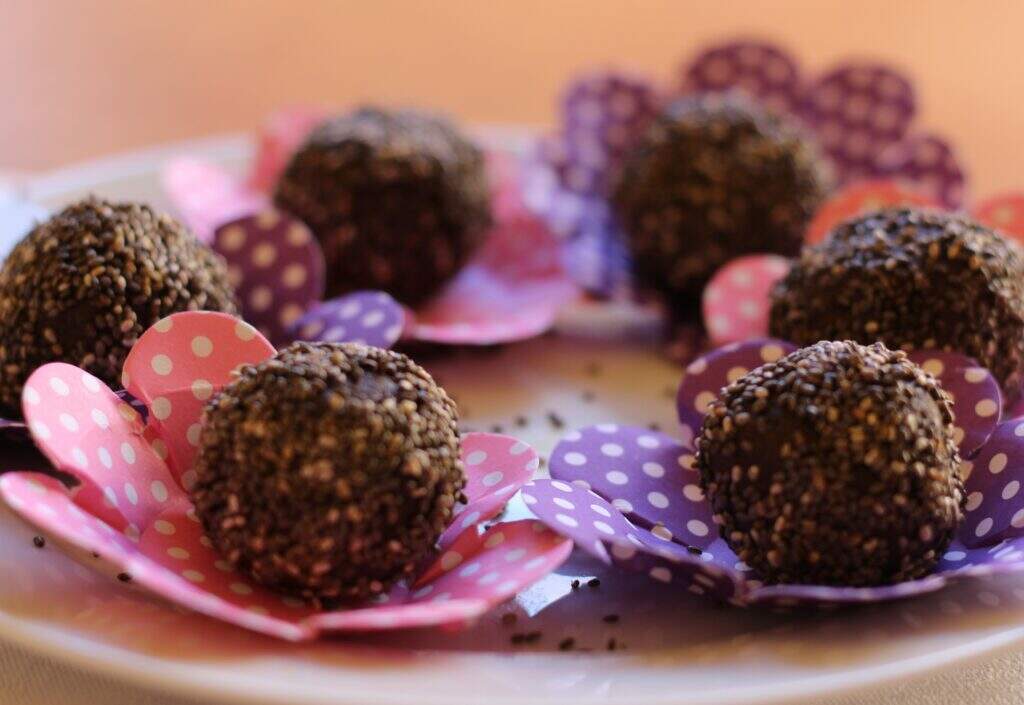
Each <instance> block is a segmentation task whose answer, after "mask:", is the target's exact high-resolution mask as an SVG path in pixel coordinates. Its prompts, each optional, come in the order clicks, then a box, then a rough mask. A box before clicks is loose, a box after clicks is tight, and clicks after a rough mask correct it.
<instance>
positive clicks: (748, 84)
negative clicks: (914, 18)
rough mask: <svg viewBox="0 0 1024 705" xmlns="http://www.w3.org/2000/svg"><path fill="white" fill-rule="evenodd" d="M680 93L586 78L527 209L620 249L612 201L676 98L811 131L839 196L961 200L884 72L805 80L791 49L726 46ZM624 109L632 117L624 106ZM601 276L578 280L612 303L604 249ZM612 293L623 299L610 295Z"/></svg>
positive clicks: (905, 90) (536, 173) (896, 77)
mask: <svg viewBox="0 0 1024 705" xmlns="http://www.w3.org/2000/svg"><path fill="white" fill-rule="evenodd" d="M678 75H679V76H680V80H679V81H678V86H675V87H673V88H672V89H671V90H661V89H660V88H659V87H658V86H657V85H656V84H655V83H654V82H653V81H650V80H645V79H644V78H643V77H640V76H636V75H627V74H623V73H621V72H618V71H606V72H604V73H599V72H595V73H589V74H587V75H585V76H582V77H580V78H579V79H577V80H575V81H574V82H572V83H571V84H570V85H569V87H568V88H567V89H566V91H565V94H564V97H563V103H562V106H563V110H562V120H561V124H560V125H559V127H558V129H557V131H556V132H555V133H554V134H553V135H550V136H548V137H545V138H542V139H541V140H540V141H539V142H538V148H537V149H536V151H535V154H534V155H533V157H532V161H533V162H534V166H533V168H531V169H530V170H529V172H528V174H529V179H528V185H527V193H528V197H527V201H528V203H529V205H530V207H531V208H533V209H534V210H535V211H536V212H537V213H538V214H539V215H540V216H541V217H542V218H544V219H545V220H546V221H547V222H548V223H549V225H550V226H551V227H552V229H553V230H555V231H556V232H557V233H559V234H561V235H563V236H564V237H566V238H567V239H569V240H573V239H576V238H578V237H589V238H591V240H593V241H595V242H604V241H609V240H613V239H618V240H619V241H620V242H621V235H620V234H619V233H618V232H617V230H616V229H615V228H614V227H604V228H595V226H594V223H600V222H602V221H603V220H604V219H605V218H606V213H607V210H608V196H609V195H610V189H611V187H612V185H613V184H614V183H615V180H616V177H617V174H618V171H619V169H620V166H621V161H622V158H623V155H625V154H626V153H627V152H628V149H629V147H630V146H631V144H633V143H635V140H636V139H637V138H638V136H639V135H641V134H642V133H643V128H644V127H645V126H647V125H649V124H650V122H651V121H652V120H653V119H654V118H653V116H655V115H656V114H657V112H658V110H659V109H660V107H661V106H663V105H664V104H665V102H666V101H667V100H669V99H671V98H672V97H673V94H674V95H680V94H688V93H695V92H704V93H720V92H728V91H735V92H741V93H744V94H746V95H747V96H748V97H749V98H751V99H752V100H753V101H754V102H756V103H758V104H760V105H762V106H763V107H764V108H766V109H767V110H769V111H771V112H775V113H777V114H781V115H785V116H788V117H790V118H791V119H793V120H794V121H795V122H797V123H799V124H801V125H802V126H804V127H805V128H806V129H807V131H808V133H809V134H810V136H811V137H813V138H814V139H815V140H816V141H817V142H818V144H819V146H820V149H821V151H822V153H823V155H824V156H825V157H826V158H827V160H828V161H829V162H830V165H831V167H832V171H833V173H834V175H835V176H836V177H837V182H838V185H843V184H847V183H851V182H854V181H858V180H864V179H889V180H896V181H898V182H900V183H907V184H910V185H911V186H913V187H914V188H915V189H917V190H920V191H921V192H922V193H925V194H928V195H930V196H932V197H934V198H935V199H936V200H937V201H938V202H939V203H941V204H943V205H945V206H946V207H949V208H956V207H959V206H960V204H961V202H962V201H963V196H964V189H965V185H966V176H965V172H964V170H963V168H962V167H961V166H960V165H959V162H958V160H957V158H956V155H955V153H954V150H953V148H952V146H951V145H950V143H949V142H948V141H946V140H945V139H944V138H942V137H940V136H937V135H933V134H925V133H918V132H915V130H914V119H915V117H916V114H917V99H916V97H915V94H914V88H913V85H912V83H911V81H910V80H909V79H908V78H907V77H906V76H904V75H903V74H902V73H901V72H899V71H898V70H896V69H894V68H892V67H889V66H886V65H883V64H878V63H870V62H861V63H844V64H840V65H837V66H835V67H833V68H831V69H829V70H827V71H825V72H823V73H821V74H818V75H806V74H805V73H803V72H802V71H801V69H800V67H799V64H798V62H797V61H796V60H795V59H794V58H793V57H792V56H791V55H790V54H789V53H788V52H786V51H785V50H784V49H782V48H781V47H778V46H775V45H773V44H770V43H766V42H763V41H748V40H744V41H728V42H723V43H721V44H718V45H714V46H711V47H708V48H706V49H705V50H703V51H701V52H700V53H699V54H697V56H696V57H695V58H694V59H693V60H692V61H690V62H688V63H686V64H685V65H683V67H682V68H681V69H680V71H679V74H678ZM623 106H626V107H623ZM590 251H591V252H592V253H596V254H598V255H601V254H602V253H604V254H606V255H607V256H608V257H609V260H608V261H607V262H606V263H604V264H601V265H597V264H594V263H589V264H588V265H587V266H586V267H583V268H580V267H577V268H575V269H574V270H573V271H572V272H571V273H572V274H573V275H574V276H575V277H577V281H578V282H579V283H580V285H581V286H584V287H585V288H586V289H587V290H588V291H590V292H591V293H593V294H595V295H598V296H609V295H610V293H609V287H608V285H607V280H608V279H609V278H610V275H609V273H610V272H615V273H617V272H618V271H620V268H621V265H622V260H621V259H618V260H613V259H611V258H612V257H614V256H615V255H616V252H615V248H613V247H611V246H610V245H604V244H602V245H601V246H600V247H597V248H592V249H591V250H590ZM613 291H615V290H613Z"/></svg>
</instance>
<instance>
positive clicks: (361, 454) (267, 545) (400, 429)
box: [192, 343, 465, 605]
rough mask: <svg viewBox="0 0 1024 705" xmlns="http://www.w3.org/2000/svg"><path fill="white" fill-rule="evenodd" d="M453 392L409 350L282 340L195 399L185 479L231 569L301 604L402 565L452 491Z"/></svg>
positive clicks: (339, 594)
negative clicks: (195, 424)
mask: <svg viewBox="0 0 1024 705" xmlns="http://www.w3.org/2000/svg"><path fill="white" fill-rule="evenodd" d="M457 417H458V414H457V411H456V408H455V404H454V403H453V402H452V400H451V399H450V398H449V397H448V395H447V394H446V393H445V391H444V390H443V389H442V388H441V387H439V386H438V385H437V384H435V382H434V380H433V379H432V378H431V377H430V375H429V374H427V372H426V371H424V370H423V368H421V367H419V366H418V365H416V364H415V363H414V362H412V361H411V360H410V359H409V358H408V357H406V356H404V355H402V354H399V353H395V352H391V351H387V350H381V349H378V348H372V347H368V346H364V345H358V344H350V343H346V344H328V343H316V344H313V343H294V344H292V345H291V346H289V347H287V348H285V349H283V350H281V351H280V352H278V353H277V354H276V355H275V356H274V357H272V358H270V359H268V360H266V361H264V362H261V363H259V364H257V365H246V366H243V367H241V368H240V369H239V370H238V374H237V377H236V379H235V380H234V381H233V382H231V383H230V384H229V385H228V386H226V387H225V388H224V390H223V391H222V392H221V393H220V394H219V395H218V396H216V397H214V398H213V399H211V400H210V401H209V402H208V403H207V405H206V408H205V410H204V415H203V421H202V424H203V425H202V432H201V434H200V438H199V452H198V456H197V458H196V461H195V464H194V469H195V471H196V481H195V484H194V485H193V489H192V497H193V500H194V502H195V508H196V513H197V514H198V516H199V518H200V519H201V520H202V523H203V526H204V528H205V530H206V533H207V535H208V536H209V537H210V539H211V540H212V541H213V543H214V546H215V547H216V548H217V549H218V550H219V551H220V552H221V553H222V555H223V556H224V557H225V559H226V560H227V561H228V562H229V563H230V564H231V565H232V566H234V567H235V568H237V569H239V570H241V571H243V572H245V573H248V574H249V575H251V576H252V577H253V578H254V579H255V580H257V581H258V582H260V583H262V584H263V585H266V586H267V587H270V588H272V589H275V590H277V591H279V592H282V593H285V594H290V595H295V596H298V597H301V598H303V599H305V600H308V601H310V602H312V603H314V604H318V605H323V604H332V603H335V602H338V601H347V600H359V599H363V598H368V597H372V596H375V595H378V594H381V593H383V592H384V591H386V590H387V589H388V588H389V587H390V586H391V585H392V584H394V583H395V582H396V581H397V580H399V579H401V578H403V577H406V576H408V575H410V573H412V571H413V570H414V568H415V567H416V566H417V564H418V563H419V561H420V560H422V559H423V558H424V557H425V556H426V555H427V554H428V553H429V551H430V550H431V549H432V548H433V547H434V545H435V543H436V541H437V539H438V537H439V536H440V535H441V533H442V532H443V531H444V529H445V528H446V527H447V526H448V524H449V522H450V521H451V519H452V515H453V507H454V506H455V504H456V502H457V501H459V500H460V499H462V488H463V486H464V484H465V474H464V469H463V465H462V461H461V460H460V455H459V451H460V441H459V434H458V430H457V422H458V418H457Z"/></svg>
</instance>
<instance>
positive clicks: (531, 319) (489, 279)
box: [406, 208, 577, 345]
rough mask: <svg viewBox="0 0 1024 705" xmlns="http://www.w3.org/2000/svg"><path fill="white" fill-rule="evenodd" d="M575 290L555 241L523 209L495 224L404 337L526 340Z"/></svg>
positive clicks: (550, 321) (489, 341)
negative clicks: (484, 239) (479, 247)
mask: <svg viewBox="0 0 1024 705" xmlns="http://www.w3.org/2000/svg"><path fill="white" fill-rule="evenodd" d="M576 295H577V290H576V287H575V286H574V285H573V284H572V282H570V281H569V279H568V278H567V277H566V276H565V272H564V271H563V270H562V265H561V251H560V247H559V244H558V241H557V240H556V239H555V237H554V236H553V234H552V233H551V231H550V230H549V229H548V228H547V227H546V226H545V225H544V224H543V223H541V222H540V221H539V220H538V219H537V218H535V217H534V216H532V215H531V214H529V213H528V212H527V211H526V210H525V208H523V209H521V210H519V211H518V212H517V213H515V214H514V215H512V216H510V217H508V218H507V219H506V220H505V221H503V222H499V223H497V224H496V225H495V227H494V229H493V230H492V231H491V234H490V236H489V237H488V240H487V242H486V243H485V244H484V246H483V248H482V249H481V251H480V252H479V253H478V254H477V256H476V257H475V258H474V259H473V260H472V261H471V262H470V263H469V264H467V265H466V266H465V267H464V268H463V269H462V271H461V272H459V274H458V275H457V276H456V277H455V279H454V281H452V282H451V283H450V284H449V285H448V286H447V287H446V288H445V289H444V291H443V292H442V293H441V294H440V295H439V296H438V297H437V298H435V299H433V300H432V301H430V302H429V303H427V304H426V305H425V306H424V307H422V308H421V309H419V310H417V311H416V315H415V320H413V321H411V322H410V323H409V325H408V327H407V330H406V336H407V337H409V338H412V339H415V340H421V341H425V342H432V343H443V344H449V345H494V344H498V343H507V342H512V341H516V340H525V339H527V338H532V337H534V336H537V335H540V334H541V333H543V332H544V331H546V330H547V329H548V328H550V327H551V326H552V325H553V324H554V322H555V319H556V317H557V315H558V312H559V311H560V310H561V309H562V307H563V306H564V305H565V304H567V303H569V301H571V300H572V299H573V298H575V296H576Z"/></svg>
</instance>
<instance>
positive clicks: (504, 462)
mask: <svg viewBox="0 0 1024 705" xmlns="http://www.w3.org/2000/svg"><path fill="white" fill-rule="evenodd" d="M273 353H274V348H273V346H271V344H270V343H269V342H268V341H267V340H266V339H265V338H264V337H263V336H262V335H261V334H260V333H259V331H257V330H256V329H255V328H254V327H252V326H251V325H249V324H248V323H245V322H243V321H240V320H238V319H235V318H233V317H231V316H228V315H226V314H221V313H209V312H187V313H179V314H175V315H173V316H170V317H168V318H165V319H163V320H161V321H160V322H159V323H157V324H156V325H154V326H153V327H152V328H150V329H149V330H148V331H146V333H144V334H143V336H142V337H141V338H140V339H139V341H138V343H137V344H136V345H135V347H134V348H133V349H132V351H131V353H130V355H129V358H128V360H127V361H126V363H125V368H124V370H125V386H126V387H127V388H128V390H129V392H131V394H133V395H134V396H135V397H137V398H138V399H140V400H142V401H144V402H145V403H146V405H147V407H148V409H149V418H148V421H146V420H144V418H143V416H142V415H141V414H139V413H138V412H137V411H136V410H135V409H134V408H133V407H132V406H131V405H130V404H128V403H127V402H125V401H124V400H123V399H121V398H120V397H118V396H117V395H116V394H114V393H113V392H111V391H110V390H109V389H107V388H106V386H105V385H103V383H102V382H100V381H99V380H98V379H96V378H95V377H93V376H92V375H90V374H88V373H87V372H84V371H83V370H81V369H79V368H77V367H74V366H72V365H68V364H64V363H51V364H48V365H44V366H43V367H40V368H39V369H38V370H36V372H35V373H33V375H32V376H31V377H30V378H29V380H28V383H27V384H26V386H25V390H24V394H23V397H22V399H23V411H24V415H25V419H26V423H27V425H28V428H29V431H30V433H31V435H32V439H33V440H34V441H35V443H36V445H37V446H38V447H39V449H40V450H41V451H42V452H43V454H44V455H45V456H46V458H47V459H48V460H49V461H50V463H52V465H53V466H54V467H55V468H57V469H58V470H60V471H63V472H65V473H68V474H69V475H71V476H73V477H74V478H75V480H77V483H78V484H77V485H76V486H75V487H74V488H73V489H71V490H68V489H67V488H66V487H65V486H64V485H62V484H60V483H59V482H57V481H56V480H54V479H53V478H52V477H49V476H46V475H42V474H38V473H34V472H23V471H16V472H8V473H6V474H4V475H3V476H0V497H2V498H3V499H4V501H5V502H6V503H7V504H8V506H10V507H11V508H12V509H13V510H14V511H15V512H17V513H18V514H20V515H21V516H22V517H23V518H24V519H25V520H26V521H28V522H30V523H31V524H33V525H35V526H37V527H38V528H39V529H40V530H42V531H45V532H46V533H47V534H48V535H52V536H55V537H58V538H60V539H61V540H62V541H63V542H65V543H67V544H69V545H71V546H73V547H76V548H78V549H81V551H82V552H83V553H81V554H79V553H78V552H75V553H74V554H73V555H75V556H76V557H79V555H89V554H90V553H96V554H99V555H101V556H102V557H103V558H104V559H106V560H107V561H109V562H111V563H113V564H114V565H115V566H117V568H118V569H120V570H121V571H123V572H124V573H126V574H127V575H129V576H130V577H131V580H132V582H133V583H134V584H135V585H137V586H139V587H141V588H143V589H146V590H148V591H150V592H152V593H154V594H156V595H158V596H160V597H162V598H164V599H167V600H169V601H171V602H173V603H175V604H177V605H180V606H182V607H186V608H189V609H193V610H195V611H197V612H201V613H203V614H206V615H208V616H211V617H214V618H217V619H221V620H223V621H226V622H230V623H232V624H235V625H238V626H241V627H244V628H246V629H250V630H253V631H257V632H261V633H263V634H268V635H271V636H275V637H279V638H282V639H289V640H294V641H302V640H307V639H312V638H315V637H316V636H318V635H319V634H321V633H325V632H333V631H375V630H383V629H398V628H409V627H423V626H436V625H442V624H451V625H458V624H462V623H465V622H467V621H469V620H472V619H473V618H475V617H477V616H479V615H480V614H482V613H484V612H485V611H487V610H489V609H490V608H492V607H494V606H495V605H497V604H499V603H501V602H503V601H504V600H506V599H508V598H509V597H511V596H512V595H514V594H516V593H517V592H519V591H520V590H522V589H524V588H526V587H527V586H529V585H530V584H532V583H533V582H535V581H537V580H539V579H540V578H542V577H543V576H545V575H547V574H548V573H549V572H551V571H552V570H554V569H555V568H556V567H557V566H559V565H560V564H561V563H562V562H563V561H564V560H565V559H566V558H567V557H568V555H569V553H570V551H571V548H572V544H571V542H569V541H567V540H565V539H564V538H562V537H560V536H559V535H557V534H555V533H553V532H551V531H549V530H548V529H546V528H545V527H544V525H543V524H542V523H540V522H538V521H535V520H532V519H526V520H520V521H512V522H498V523H496V524H493V525H490V526H489V528H486V530H485V529H484V528H483V524H484V522H490V521H493V520H494V518H495V517H496V516H497V515H498V514H499V513H500V512H501V511H502V509H503V508H504V506H505V504H506V502H507V501H508V500H509V498H511V497H512V496H513V495H514V494H515V493H516V492H517V491H518V490H519V488H520V487H521V486H522V485H523V484H524V483H526V482H527V481H528V480H529V479H530V478H531V477H532V476H533V473H534V472H535V471H536V469H537V467H538V464H539V459H538V456H537V454H536V453H535V452H534V451H533V449H532V448H530V447H529V446H527V445H526V444H524V443H521V442H519V441H517V440H515V439H513V438H508V437H506V436H500V435H493V434H480V433H472V434H466V435H465V436H464V438H463V444H462V453H463V456H462V457H463V461H464V463H465V467H466V472H467V476H468V484H467V486H466V488H465V494H466V497H467V503H466V504H465V505H464V506H459V507H457V511H458V513H457V515H456V517H455V519H454V521H453V523H452V525H451V526H450V527H449V528H448V530H447V531H446V532H445V534H444V535H443V536H442V537H441V540H440V544H439V549H438V551H437V553H436V555H435V556H433V557H432V558H431V559H430V560H428V561H427V563H426V565H424V566H423V568H422V569H421V570H420V571H419V573H418V574H417V576H416V577H415V579H414V580H412V581H411V583H410V584H408V585H400V586H398V587H397V588H395V589H394V590H392V591H391V592H390V593H388V594H386V595H384V596H383V597H382V598H381V599H380V600H378V601H375V602H374V603H372V604H366V605H356V606H353V607H351V608H348V609H334V610H329V611H318V610H316V609H314V608H312V607H310V606H308V605H305V604H304V603H301V602H296V601H294V600H292V599H290V598H283V597H281V596H279V595H277V594H275V593H272V592H270V591H268V590H266V589H264V588H262V587H260V586H259V585H257V584H255V583H253V582H252V581H250V580H249V579H248V578H246V577H245V576H243V575H242V574H240V573H236V572H235V571H233V570H232V569H231V568H230V567H229V566H228V564H227V563H225V562H224V561H222V560H221V558H220V557H219V556H218V555H217V554H216V552H215V551H214V550H213V548H212V544H211V542H210V541H209V539H208V538H207V537H206V536H204V535H203V533H202V530H201V527H200V525H199V523H198V520H197V519H196V516H195V514H194V513H193V511H192V505H191V502H190V501H189V497H188V495H187V493H186V490H187V488H188V487H189V486H190V485H191V484H192V483H193V482H194V475H193V472H192V469H191V468H192V462H193V460H194V458H195V453H196V450H197V446H198V443H199V430H200V425H199V424H200V414H201V411H202V406H203V404H204V402H205V401H206V400H207V399H209V398H210V397H211V396H212V395H213V394H214V393H215V392H216V391H217V390H218V389H220V388H221V387H223V386H224V385H225V384H226V383H227V382H228V381H229V379H230V375H231V371H232V370H234V369H235V368H236V367H237V366H239V365H241V364H254V363H257V362H260V361H262V360H264V359H266V358H268V357H270V356H271V355H273Z"/></svg>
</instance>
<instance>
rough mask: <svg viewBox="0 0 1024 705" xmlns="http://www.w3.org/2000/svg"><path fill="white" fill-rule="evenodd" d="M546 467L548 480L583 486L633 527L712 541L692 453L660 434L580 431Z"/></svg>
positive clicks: (697, 542) (699, 543) (604, 427)
mask: <svg viewBox="0 0 1024 705" xmlns="http://www.w3.org/2000/svg"><path fill="white" fill-rule="evenodd" d="M549 467H550V471H551V477H552V478H553V479H555V480H561V481H563V482H567V483H573V484H578V485H580V486H584V485H585V486H586V487H587V488H589V489H590V490H592V491H593V492H594V493H595V494H597V495H599V496H601V497H604V498H605V499H607V500H608V501H610V502H611V503H612V504H613V505H614V506H616V507H618V508H619V509H620V511H622V512H623V514H625V515H626V517H627V518H628V519H629V520H630V521H631V522H632V523H634V524H637V525H638V526H642V527H644V528H648V529H650V528H652V527H657V528H655V529H654V531H655V532H656V534H657V535H659V536H661V537H662V538H663V539H666V540H673V541H677V542H679V543H682V544H685V545H688V546H696V547H698V548H706V547H707V546H708V545H709V544H710V543H711V542H712V541H714V540H715V538H716V534H717V532H716V531H715V529H714V523H713V521H712V518H711V511H710V508H709V506H708V504H707V503H706V502H705V501H704V493H703V491H702V490H701V488H700V479H699V477H698V475H697V472H696V470H694V469H693V450H692V449H691V448H689V447H687V446H684V445H682V444H681V443H679V442H677V441H675V440H674V439H672V438H671V437H670V436H667V435H665V434H663V433H658V432H655V431H650V430H648V429H645V428H635V427H630V426H617V425H615V424H601V425H598V426H590V427H587V428H583V429H580V430H579V431H575V432H571V433H569V434H567V435H566V436H565V437H564V438H563V439H562V440H561V441H560V442H559V443H558V445H557V446H556V447H555V450H554V451H553V452H552V454H551V459H550V462H549ZM556 489H557V488H556ZM555 504H558V502H557V501H556V502H555Z"/></svg>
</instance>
